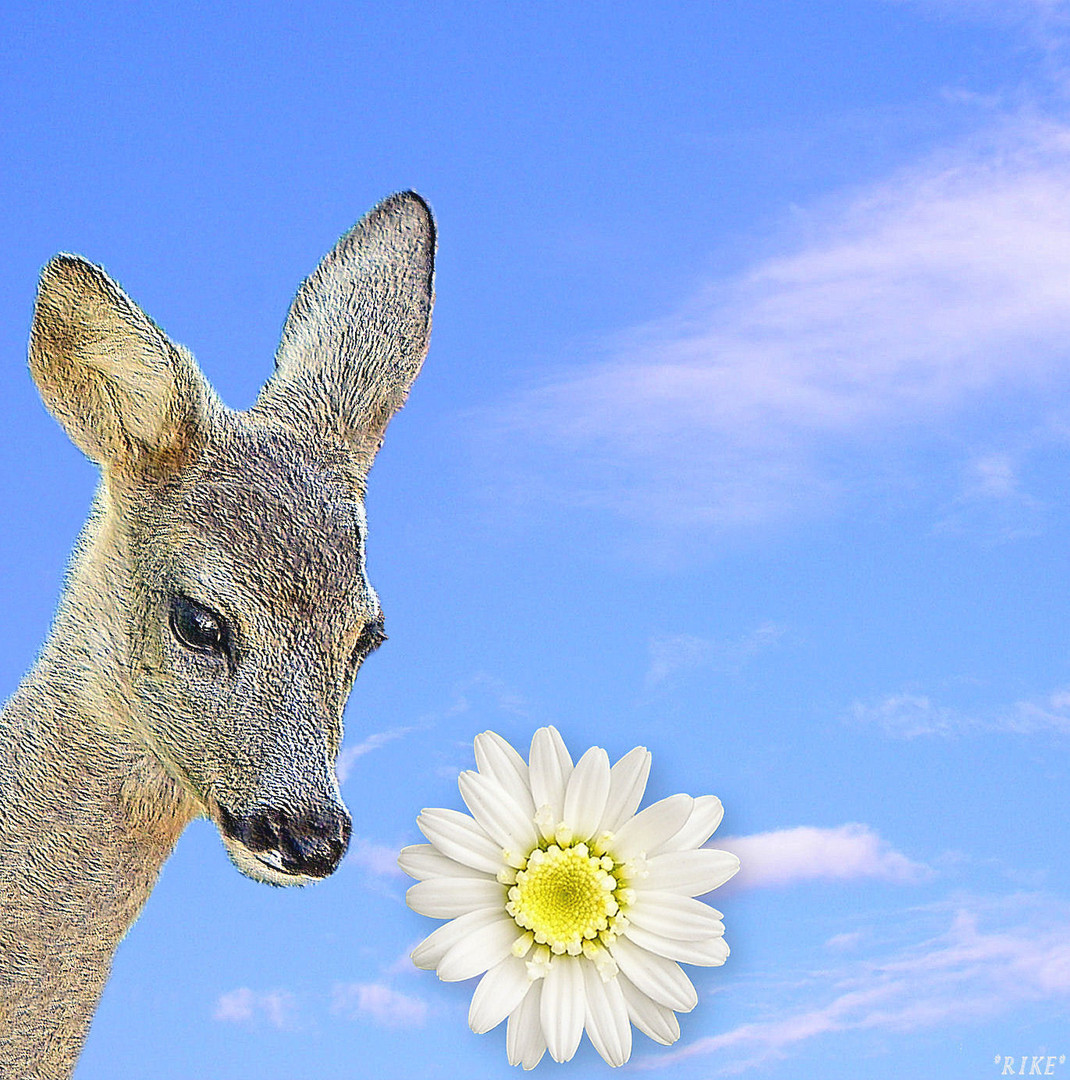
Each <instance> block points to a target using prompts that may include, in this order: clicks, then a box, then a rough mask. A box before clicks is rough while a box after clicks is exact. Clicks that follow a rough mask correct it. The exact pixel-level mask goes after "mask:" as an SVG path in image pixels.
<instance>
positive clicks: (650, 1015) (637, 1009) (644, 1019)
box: [617, 975, 680, 1046]
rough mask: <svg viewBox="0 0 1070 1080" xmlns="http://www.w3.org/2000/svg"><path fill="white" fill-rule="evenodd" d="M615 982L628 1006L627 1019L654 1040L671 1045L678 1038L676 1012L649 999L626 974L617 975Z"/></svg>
mask: <svg viewBox="0 0 1070 1080" xmlns="http://www.w3.org/2000/svg"><path fill="white" fill-rule="evenodd" d="M617 982H618V983H620V991H621V993H622V994H623V995H624V1003H625V1005H627V1007H628V1019H629V1020H631V1022H632V1023H633V1024H635V1026H636V1027H637V1028H638V1029H639V1030H640V1031H641V1032H642V1033H643V1034H644V1035H647V1036H649V1037H650V1038H651V1039H653V1040H654V1042H659V1043H661V1045H662V1046H672V1044H673V1043H674V1042H676V1040H677V1039H678V1038H680V1021H679V1020H677V1019H676V1013H674V1012H673V1011H672V1009H667V1008H666V1007H665V1006H664V1005H659V1004H658V1003H657V1002H656V1001H651V1000H650V998H648V997H647V996H646V994H644V993H643V992H642V991H641V990H639V989H638V988H637V987H636V986H635V984H634V983H633V982H632V981H631V980H630V979H629V978H628V977H627V976H625V975H618V976H617Z"/></svg>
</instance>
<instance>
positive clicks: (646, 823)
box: [613, 795, 695, 862]
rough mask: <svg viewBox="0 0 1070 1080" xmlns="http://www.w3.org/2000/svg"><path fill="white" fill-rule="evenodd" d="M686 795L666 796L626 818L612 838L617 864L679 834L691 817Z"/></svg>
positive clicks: (651, 849) (648, 852)
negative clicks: (633, 815)
mask: <svg viewBox="0 0 1070 1080" xmlns="http://www.w3.org/2000/svg"><path fill="white" fill-rule="evenodd" d="M694 801H695V800H694V799H692V798H691V796H690V795H670V796H669V797H668V798H667V799H662V800H661V801H660V802H656V803H654V804H653V805H652V806H648V807H647V808H646V809H645V810H640V811H639V813H638V814H636V815H635V817H633V818H629V819H628V820H627V821H626V822H625V823H624V824H623V825H622V826H621V827H620V829H619V830H618V831H617V833H616V834H615V835H614V837H613V854H614V857H615V858H616V859H617V860H618V861H620V862H626V861H627V860H628V859H631V858H632V857H634V856H635V855H639V854H644V853H645V854H650V853H651V852H653V851H654V850H655V849H656V848H658V847H660V846H661V845H662V844H663V843H664V842H665V841H666V840H667V839H668V838H669V837H670V836H673V835H674V834H675V833H678V832H679V831H680V828H681V827H682V826H683V824H684V822H686V821H687V819H688V817H689V816H690V814H691V805H692V803H694Z"/></svg>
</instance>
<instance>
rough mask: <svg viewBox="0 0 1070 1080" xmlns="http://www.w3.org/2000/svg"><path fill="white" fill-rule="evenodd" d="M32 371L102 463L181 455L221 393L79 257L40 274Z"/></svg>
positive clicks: (53, 408) (51, 405) (76, 438)
mask: <svg viewBox="0 0 1070 1080" xmlns="http://www.w3.org/2000/svg"><path fill="white" fill-rule="evenodd" d="M30 371H31V372H32V374H33V378H34V382H36V383H37V388H38V390H39V391H40V393H41V397H42V398H43V399H44V402H45V404H46V405H47V406H48V409H49V411H50V412H51V413H52V415H53V416H55V418H56V419H57V420H58V421H59V422H60V423H61V424H62V425H63V427H64V428H65V429H66V431H67V434H68V435H69V436H70V437H71V439H72V441H73V442H74V443H75V445H76V446H77V447H78V448H79V449H80V450H82V451H83V452H84V453H86V454H87V455H88V456H89V457H91V458H92V459H93V460H94V461H96V462H97V463H99V464H101V465H104V464H113V465H114V464H117V463H119V462H123V461H137V460H138V459H141V458H144V457H145V456H146V455H150V456H153V457H155V456H156V455H167V454H175V453H181V451H182V450H183V448H184V447H185V446H188V444H189V443H190V441H191V440H192V438H193V437H194V434H195V430H196V428H197V426H198V424H199V421H200V420H201V419H202V418H203V417H204V416H205V414H206V412H207V409H208V407H209V401H210V399H211V397H212V392H211V390H210V389H209V387H208V384H207V383H206V382H205V380H204V376H203V375H201V373H200V370H199V369H198V368H197V365H196V363H195V362H194V361H193V358H192V357H191V356H190V355H189V354H188V353H186V352H185V351H184V350H183V349H180V348H179V347H178V346H176V345H173V344H172V343H171V342H170V341H168V340H167V338H166V336H165V335H164V333H163V331H162V330H160V329H159V327H157V326H156V325H155V324H154V323H153V322H152V320H151V319H149V318H148V316H147V315H145V313H144V312H143V311H142V310H141V309H140V308H139V307H138V306H137V305H136V304H135V303H134V302H133V301H132V300H131V299H130V298H129V297H128V296H127V295H126V294H125V293H124V292H123V291H122V289H120V288H119V286H118V285H116V284H115V282H114V281H112V280H111V278H109V277H108V275H107V274H105V273H104V271H103V270H102V269H101V268H100V267H99V266H94V265H93V264H92V263H91V262H87V261H86V260H85V259H82V258H80V257H79V256H77V255H57V256H56V257H55V258H54V259H53V260H52V261H51V262H50V263H49V264H48V265H47V266H46V267H45V268H44V270H43V271H42V272H41V282H40V285H39V287H38V290H37V304H36V307H35V309H34V317H33V330H32V331H31V334H30Z"/></svg>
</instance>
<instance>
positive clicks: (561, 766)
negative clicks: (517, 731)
mask: <svg viewBox="0 0 1070 1080" xmlns="http://www.w3.org/2000/svg"><path fill="white" fill-rule="evenodd" d="M530 760H531V766H530V769H529V773H528V775H529V776H530V779H531V797H532V800H533V801H534V803H535V811H536V813H538V811H539V810H540V809H541V808H542V807H544V806H549V807H550V810H551V814H552V817H553V820H554V824H555V825H556V823H557V822H558V821H560V820H561V812H562V811H563V810H564V808H565V787H566V785H567V784H568V778H569V776H570V775H571V773H572V758H571V757H569V753H568V750H567V749H566V747H565V742H564V740H563V739H562V738H561V735H560V733H559V732H558V730H557V728H555V727H543V728H539V730H538V731H536V732H535V735H534V737H533V738H532V740H531V757H530ZM547 839H549V837H547Z"/></svg>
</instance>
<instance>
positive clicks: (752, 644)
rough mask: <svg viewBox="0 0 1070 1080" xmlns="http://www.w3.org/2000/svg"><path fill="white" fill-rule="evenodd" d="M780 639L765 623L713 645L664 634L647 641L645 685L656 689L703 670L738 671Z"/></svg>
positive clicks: (778, 629) (691, 637) (776, 630)
mask: <svg viewBox="0 0 1070 1080" xmlns="http://www.w3.org/2000/svg"><path fill="white" fill-rule="evenodd" d="M783 636H784V630H783V628H782V627H779V626H777V625H776V624H775V623H771V622H765V623H762V624H761V625H760V626H759V627H757V628H756V629H755V630H753V631H751V632H750V633H747V634H743V635H742V636H741V637H739V638H736V639H735V640H733V641H714V640H711V639H709V638H702V637H696V636H694V635H693V634H664V635H661V636H658V637H654V638H651V640H650V666H649V667H648V668H647V673H646V680H645V681H646V685H647V686H648V687H653V686H657V685H659V684H661V683H664V682H666V681H667V680H669V679H671V678H672V677H673V676H676V675H681V674H685V673H686V672H689V671H696V670H699V669H701V668H705V667H715V668H718V669H725V668H728V669H737V668H740V667H742V666H743V665H744V664H745V663H746V662H747V661H748V660H750V659H752V658H753V657H755V656H757V655H758V654H759V653H762V652H765V651H766V650H767V649H769V648H772V647H773V646H774V645H776V644H777V643H778V642H779V641H780V640H781V638H782V637H783Z"/></svg>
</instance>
